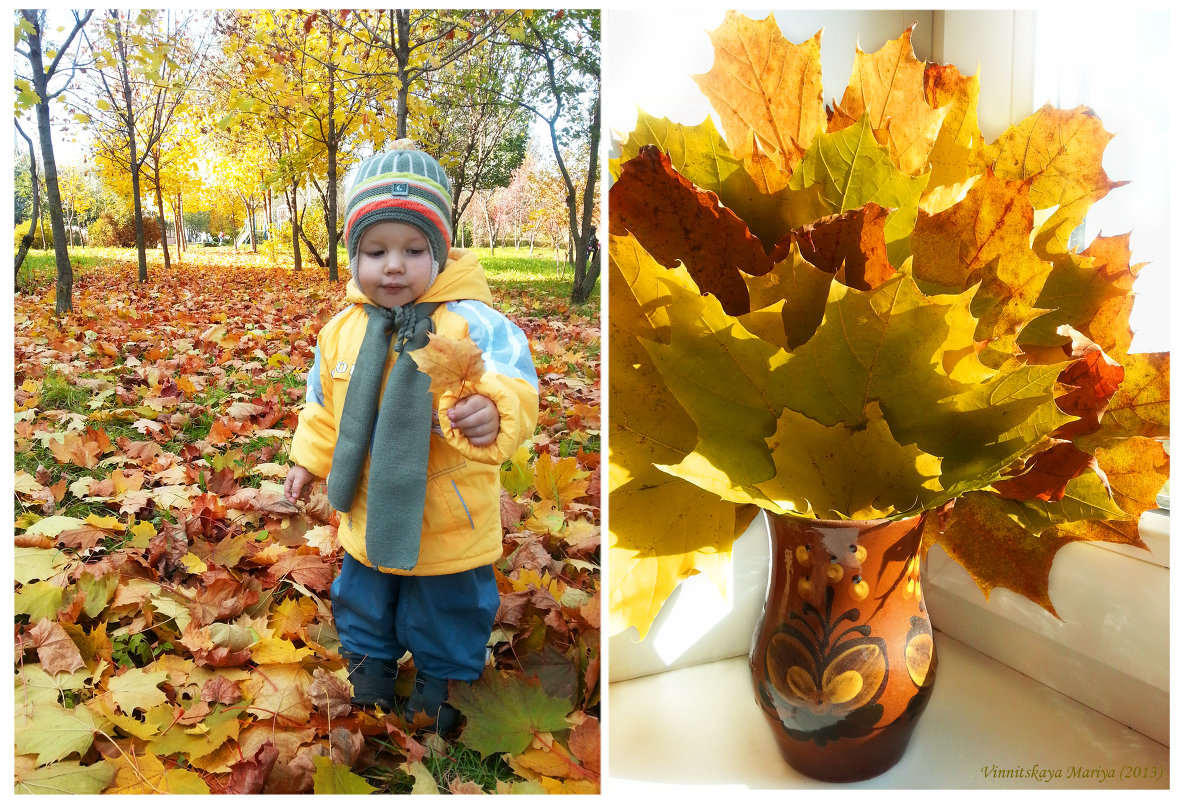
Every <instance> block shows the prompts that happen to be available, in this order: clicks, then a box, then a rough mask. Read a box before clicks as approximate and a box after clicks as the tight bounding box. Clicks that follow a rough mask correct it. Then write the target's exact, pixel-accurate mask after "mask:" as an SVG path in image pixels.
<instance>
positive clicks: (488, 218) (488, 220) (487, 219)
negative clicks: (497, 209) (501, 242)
mask: <svg viewBox="0 0 1181 801" xmlns="http://www.w3.org/2000/svg"><path fill="white" fill-rule="evenodd" d="M480 207H481V208H482V209H483V210H484V227H485V228H487V229H488V248H489V249H490V250H491V251H492V255H493V256H495V255H496V231H495V230H494V229H493V228H492V215H491V214H489V213H488V199H487V198H485V199H484V202H483V203H481V204H480Z"/></svg>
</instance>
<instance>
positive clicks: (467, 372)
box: [410, 326, 484, 400]
mask: <svg viewBox="0 0 1181 801" xmlns="http://www.w3.org/2000/svg"><path fill="white" fill-rule="evenodd" d="M410 355H411V356H412V357H413V358H414V362H415V364H417V365H418V369H419V370H421V371H422V372H424V373H426V374H427V375H429V376H430V377H431V392H433V393H434V394H435V397H436V398H439V397H442V396H443V395H444V394H446V393H450V394H451V395H452V396H454V397H455V399H456V400H458V399H459V398H463V397H466V396H468V395H471V394H473V393H474V392H475V389H474V387H475V386H476V382H478V381H479V380H480V376H482V375H484V354H483V353H482V352H481V351H480V348H479V347H478V346H477V345H476V343H475V342H473V341H472V339H471V337H469V336H467V327H466V326H465V327H464V335H463V338H462V339H451V338H450V337H445V336H439V335H438V334H430V342H428V343H427V344H426V345H425V346H424V347H421V348H419V349H418V350H416V351H413V352H411V354H410Z"/></svg>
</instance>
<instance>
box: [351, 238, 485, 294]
mask: <svg viewBox="0 0 1181 801" xmlns="http://www.w3.org/2000/svg"><path fill="white" fill-rule="evenodd" d="M345 300H346V301H347V302H349V303H370V304H372V303H373V300H372V299H370V297H369V296H368V295H366V294H365V293H364V292H362V291H361V286H360V284H358V283H357V279H356V278H355V277H353V278H349V284H348V288H347V289H346V290H345ZM449 300H479V301H483V302H484V303H487V304H489V305H491V304H492V292H491V291H490V290H489V289H488V279H487V278H485V277H484V268H483V267H481V266H480V262H479V260H478V259H477V258H476V254H475V253H474V252H473V251H471V250H467V249H465V248H451V250H450V251H449V252H448V253H447V265H446V266H445V267H444V268H443V269H442V270H441V271H440V272H439V277H438V278H436V279H435V282H434V283H433V284H431V285H430V287H428V288H427V291H426V292H424V293H422V295H421V296H419V298H418V301H417V302H419V303H444V302H446V301H449Z"/></svg>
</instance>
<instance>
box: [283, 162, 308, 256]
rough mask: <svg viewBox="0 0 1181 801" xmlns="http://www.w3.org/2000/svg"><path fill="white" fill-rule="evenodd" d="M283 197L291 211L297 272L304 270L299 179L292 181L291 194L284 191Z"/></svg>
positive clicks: (292, 241) (292, 244)
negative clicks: (288, 194)
mask: <svg viewBox="0 0 1181 801" xmlns="http://www.w3.org/2000/svg"><path fill="white" fill-rule="evenodd" d="M283 197H284V198H285V199H286V200H287V210H288V211H289V212H291V248H292V250H294V252H295V272H297V273H298V272H302V271H303V251H302V250H301V249H300V247H299V237H300V234H301V230H300V225H299V181H293V182H292V184H291V196H290V197H288V196H287V193H286V192H284V193H283Z"/></svg>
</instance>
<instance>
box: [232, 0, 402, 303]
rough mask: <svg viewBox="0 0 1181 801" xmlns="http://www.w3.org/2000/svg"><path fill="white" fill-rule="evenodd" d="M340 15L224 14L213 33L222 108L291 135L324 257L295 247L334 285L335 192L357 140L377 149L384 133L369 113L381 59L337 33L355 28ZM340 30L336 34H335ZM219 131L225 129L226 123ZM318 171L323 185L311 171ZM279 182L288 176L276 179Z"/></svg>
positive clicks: (292, 159)
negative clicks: (316, 213) (222, 83)
mask: <svg viewBox="0 0 1181 801" xmlns="http://www.w3.org/2000/svg"><path fill="white" fill-rule="evenodd" d="M354 20H355V15H350V14H349V13H348V12H347V11H341V12H337V11H325V12H314V13H307V12H297V11H291V10H274V11H265V12H257V11H251V12H226V13H225V14H224V15H223V16H222V17H221V19H220V22H219V29H220V30H221V31H222V33H223V34H224V36H225V39H224V43H223V51H224V53H225V54H226V56H227V72H226V75H228V76H230V78H231V80H230V82H229V90H230V91H229V108H230V109H231V110H232V111H234V112H235V113H244V114H248V115H257V116H262V117H268V118H270V120H271V121H272V123H273V124H275V125H277V126H279V127H283V128H288V129H290V130H292V131H294V132H296V133H297V134H298V141H297V142H293V143H292V144H293V146H295V147H296V150H295V151H294V152H290V153H288V155H287V163H288V164H301V165H306V166H307V167H308V170H309V173H310V174H311V177H310V181H309V183H310V185H311V186H312V188H313V189H315V190H316V191H317V193H318V194H319V195H320V196H321V198H322V201H323V209H324V218H325V219H324V223H325V228H326V229H327V231H328V247H327V254H326V256H325V257H324V258H321V257H320V255H319V253H318V251H317V250H316V249H315V248H314V247H313V245H312V243H311V242H309V241H308V240H307V239H306V238H304V239H303V242H304V244H305V245H306V246H308V247H309V250H310V252H311V253H312V255H313V257H314V258H315V259H316V261H317V262H320V263H321V264H322V266H325V267H326V268H327V270H328V279H329V280H330V281H336V280H337V277H338V273H339V269H338V265H337V253H336V249H337V242H338V241H339V240H340V237H341V236H342V235H343V231H341V230H340V229H339V228H338V227H337V219H338V214H337V207H338V201H339V197H338V194H339V184H340V178H341V177H342V176H343V171H342V167H345V166H347V162H348V160H349V159H350V158H351V157H352V155H353V150H354V149H355V147H356V145H357V144H358V142H359V141H360V140H364V141H366V142H371V143H373V145H374V147H380V146H381V144H382V143H384V140H385V136H386V133H385V129H384V127H383V126H382V125H381V124H380V120H379V115H378V114H376V113H375V111H374V109H375V107H376V104H378V103H379V102H380V96H381V93H382V91H384V90H385V89H387V88H388V87H387V86H386V84H385V82H384V81H382V80H380V79H379V76H380V75H381V74H382V73H384V72H386V71H387V70H386V68H385V58H386V54H385V52H384V51H383V50H381V49H380V48H376V47H372V46H367V45H366V44H365V43H364V41H363V39H362V38H361V37H359V36H357V35H349V34H347V33H346V32H345V31H348V30H350V26H353V25H356V23H355V22H354ZM342 28H343V29H344V30H342ZM222 124H223V125H226V126H229V125H231V124H233V119H232V117H231V115H229V114H227V118H223V120H222ZM321 164H322V165H323V166H324V172H323V173H322V175H323V181H322V182H321V181H319V180H317V179H316V177H315V175H314V173H315V167H316V166H317V165H321ZM282 179H283V180H284V181H286V180H287V179H288V176H287V175H286V174H282Z"/></svg>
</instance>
